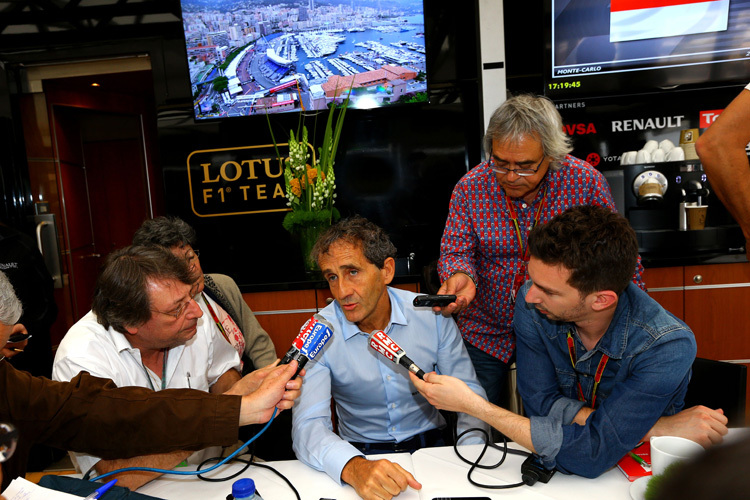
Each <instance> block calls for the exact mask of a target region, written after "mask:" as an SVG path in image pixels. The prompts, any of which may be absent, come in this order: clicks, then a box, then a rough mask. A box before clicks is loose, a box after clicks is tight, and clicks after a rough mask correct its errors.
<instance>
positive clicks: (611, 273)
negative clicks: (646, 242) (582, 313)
mask: <svg viewBox="0 0 750 500" xmlns="http://www.w3.org/2000/svg"><path fill="white" fill-rule="evenodd" d="M528 244H529V253H530V254H531V256H532V257H535V258H537V259H539V260H541V261H542V262H544V263H545V264H547V265H561V266H563V267H564V268H566V269H568V270H569V271H571V275H570V279H568V284H569V285H570V286H572V287H573V288H576V289H577V290H578V291H579V292H580V294H581V295H583V296H585V295H588V294H590V293H593V292H598V291H602V290H612V291H614V292H616V293H617V294H618V295H619V294H620V293H622V292H623V291H624V290H625V288H627V286H628V283H630V281H632V279H633V274H634V273H635V267H636V264H637V263H638V240H637V239H636V236H635V231H633V228H632V227H630V224H629V223H628V221H627V219H625V217H623V216H622V215H620V214H617V213H615V212H612V211H611V210H610V209H608V208H604V207H598V206H589V205H583V206H578V207H572V208H569V209H567V210H566V211H565V212H563V213H561V214H559V215H557V216H556V217H554V218H553V219H552V220H550V221H549V222H548V223H546V224H541V225H538V226H536V227H535V228H534V229H532V230H531V232H530V233H529V243H528Z"/></svg>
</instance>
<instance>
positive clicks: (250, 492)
mask: <svg viewBox="0 0 750 500" xmlns="http://www.w3.org/2000/svg"><path fill="white" fill-rule="evenodd" d="M232 496H233V497H234V500H263V499H262V498H261V496H260V495H258V494H257V493H256V492H255V481H253V480H252V479H249V478H245V479H238V480H237V481H235V482H234V483H233V484H232Z"/></svg>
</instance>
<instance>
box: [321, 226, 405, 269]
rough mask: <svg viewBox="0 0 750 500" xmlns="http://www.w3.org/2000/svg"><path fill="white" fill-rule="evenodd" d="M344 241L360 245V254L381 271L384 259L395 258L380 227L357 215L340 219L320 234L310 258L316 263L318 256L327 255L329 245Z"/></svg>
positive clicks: (389, 241)
mask: <svg viewBox="0 0 750 500" xmlns="http://www.w3.org/2000/svg"><path fill="white" fill-rule="evenodd" d="M338 241H345V242H347V243H351V244H352V245H361V246H362V253H363V254H364V255H365V258H366V259H367V260H368V261H370V263H371V264H374V265H375V266H377V268H378V269H382V268H383V265H384V264H385V259H387V258H388V257H394V258H395V257H396V247H395V246H393V243H392V242H391V239H390V238H389V237H388V235H387V234H386V233H385V231H383V229H382V228H381V227H379V226H378V225H376V224H373V223H372V222H370V221H369V220H367V219H365V218H364V217H361V216H359V215H354V216H352V217H348V218H346V219H341V220H340V221H339V222H337V223H336V224H334V225H333V226H331V227H329V228H328V229H326V231H325V232H324V233H323V234H321V235H320V236H319V237H318V239H317V241H316V242H315V245H313V247H312V250H311V251H310V258H311V259H313V260H314V261H315V262H318V260H319V259H320V256H321V255H323V254H324V253H328V250H329V249H330V248H331V245H333V244H334V243H336V242H338Z"/></svg>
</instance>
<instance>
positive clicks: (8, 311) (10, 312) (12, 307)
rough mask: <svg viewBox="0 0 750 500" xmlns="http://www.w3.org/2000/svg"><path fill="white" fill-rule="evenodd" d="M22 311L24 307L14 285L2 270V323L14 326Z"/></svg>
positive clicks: (0, 274)
mask: <svg viewBox="0 0 750 500" xmlns="http://www.w3.org/2000/svg"><path fill="white" fill-rule="evenodd" d="M22 312H23V307H22V306H21V301H20V300H18V297H16V292H15V290H13V285H12V284H11V283H10V280H9V279H8V277H7V276H6V275H5V273H4V272H2V271H0V323H2V324H4V325H6V326H13V325H15V324H16V323H17V322H18V319H19V318H20V317H21V313H22Z"/></svg>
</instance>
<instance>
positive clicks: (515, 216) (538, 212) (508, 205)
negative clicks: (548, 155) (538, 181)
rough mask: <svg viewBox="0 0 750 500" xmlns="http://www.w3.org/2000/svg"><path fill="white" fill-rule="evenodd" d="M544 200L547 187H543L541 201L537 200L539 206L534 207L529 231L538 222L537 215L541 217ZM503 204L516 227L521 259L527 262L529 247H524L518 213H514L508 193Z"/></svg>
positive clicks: (514, 208)
mask: <svg viewBox="0 0 750 500" xmlns="http://www.w3.org/2000/svg"><path fill="white" fill-rule="evenodd" d="M546 201H547V188H546V187H545V188H544V192H543V193H542V201H540V202H539V206H538V207H537V209H536V215H535V216H534V222H533V223H532V224H531V227H530V228H529V231H531V230H532V229H533V228H534V226H536V225H537V224H538V223H539V217H541V215H542V208H544V203H545V202H546ZM505 206H506V208H507V209H508V212H509V213H510V220H512V221H513V225H514V226H515V227H516V236H517V237H518V248H519V249H520V250H521V253H523V261H524V262H528V260H529V247H528V246H526V248H524V245H523V237H522V236H521V226H520V224H518V214H517V213H516V207H515V206H514V205H513V203H512V202H511V201H510V200H509V196H508V195H505ZM527 237H528V233H527Z"/></svg>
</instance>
